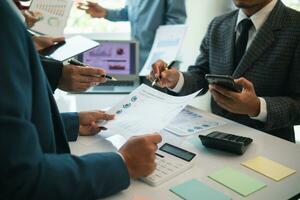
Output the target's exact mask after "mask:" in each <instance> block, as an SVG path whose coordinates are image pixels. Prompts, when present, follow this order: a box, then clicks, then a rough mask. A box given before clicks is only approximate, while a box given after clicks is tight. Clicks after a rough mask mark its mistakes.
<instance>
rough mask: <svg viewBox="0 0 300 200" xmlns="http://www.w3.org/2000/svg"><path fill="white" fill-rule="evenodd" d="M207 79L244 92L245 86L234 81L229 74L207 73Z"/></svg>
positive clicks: (232, 89)
mask: <svg viewBox="0 0 300 200" xmlns="http://www.w3.org/2000/svg"><path fill="white" fill-rule="evenodd" d="M205 79H206V80H207V81H208V83H209V84H215V85H219V86H221V87H224V88H226V89H229V90H231V91H234V92H242V90H243V87H242V86H241V85H238V84H236V83H235V82H234V80H233V78H232V77H231V76H228V75H216V74H206V75H205Z"/></svg>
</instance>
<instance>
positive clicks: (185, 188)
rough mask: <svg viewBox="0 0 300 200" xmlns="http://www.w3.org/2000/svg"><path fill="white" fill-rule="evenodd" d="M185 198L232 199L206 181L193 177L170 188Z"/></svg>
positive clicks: (204, 199)
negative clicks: (205, 182) (208, 184)
mask: <svg viewBox="0 0 300 200" xmlns="http://www.w3.org/2000/svg"><path fill="white" fill-rule="evenodd" d="M170 191H171V192H173V193H175V194H176V195H178V196H179V197H181V198H182V199H185V200H208V199H209V200H230V199H231V198H230V197H228V196H225V195H224V194H223V193H221V192H219V191H216V190H214V189H212V188H210V187H209V186H207V185H205V184H204V183H202V182H200V181H198V180H196V179H192V180H189V181H186V182H184V183H182V184H180V185H177V186H175V187H173V188H171V189H170Z"/></svg>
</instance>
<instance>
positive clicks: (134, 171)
mask: <svg viewBox="0 0 300 200" xmlns="http://www.w3.org/2000/svg"><path fill="white" fill-rule="evenodd" d="M161 140H162V138H161V136H160V135H159V134H158V133H155V134H148V135H142V136H135V137H131V138H130V139H129V140H128V141H127V142H126V143H125V144H124V145H123V146H122V147H121V148H120V150H119V152H120V153H121V154H122V155H123V157H124V160H125V164H126V166H127V169H128V173H129V176H130V177H131V178H140V177H145V176H148V175H149V174H151V173H152V172H153V171H154V170H155V168H156V163H155V157H156V156H155V152H156V150H157V144H158V143H160V142H161Z"/></svg>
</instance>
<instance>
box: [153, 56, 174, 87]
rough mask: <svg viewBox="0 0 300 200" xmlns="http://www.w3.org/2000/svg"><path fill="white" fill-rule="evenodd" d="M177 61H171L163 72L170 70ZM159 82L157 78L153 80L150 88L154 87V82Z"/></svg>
mask: <svg viewBox="0 0 300 200" xmlns="http://www.w3.org/2000/svg"><path fill="white" fill-rule="evenodd" d="M176 62H177V61H176V60H173V61H172V62H171V63H170V64H169V65H168V66H167V67H166V68H165V70H168V69H171V67H173V66H174V65H175V63H176ZM158 80H159V78H158V77H157V78H155V79H154V81H153V82H152V86H154V85H155V84H156V82H157V81H158Z"/></svg>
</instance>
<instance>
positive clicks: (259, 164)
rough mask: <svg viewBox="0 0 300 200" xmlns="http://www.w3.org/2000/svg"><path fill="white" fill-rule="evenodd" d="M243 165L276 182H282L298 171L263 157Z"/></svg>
mask: <svg viewBox="0 0 300 200" xmlns="http://www.w3.org/2000/svg"><path fill="white" fill-rule="evenodd" d="M241 164H242V165H244V166H245V167H248V168H250V169H252V170H254V171H256V172H258V173H261V174H263V175H265V176H267V177H269V178H271V179H273V180H275V181H280V180H281V179H283V178H285V177H287V176H289V175H291V174H294V173H295V172H296V170H293V169H290V168H288V167H286V166H284V165H281V164H279V163H277V162H274V161H272V160H269V159H267V158H264V157H262V156H258V157H256V158H254V159H251V160H248V161H246V162H243V163H241Z"/></svg>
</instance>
